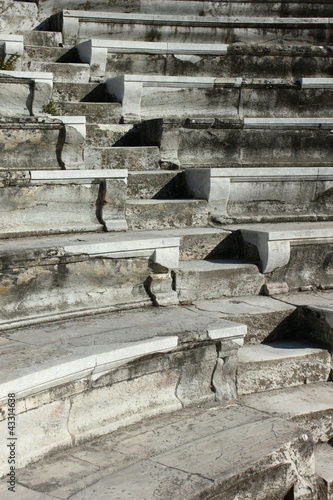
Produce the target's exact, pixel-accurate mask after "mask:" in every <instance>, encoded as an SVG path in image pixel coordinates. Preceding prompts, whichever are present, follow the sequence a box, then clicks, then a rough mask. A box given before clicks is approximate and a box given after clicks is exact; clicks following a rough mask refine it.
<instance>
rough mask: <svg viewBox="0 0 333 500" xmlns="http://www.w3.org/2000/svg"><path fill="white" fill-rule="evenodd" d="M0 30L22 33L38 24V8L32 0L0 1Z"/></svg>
mask: <svg viewBox="0 0 333 500" xmlns="http://www.w3.org/2000/svg"><path fill="white" fill-rule="evenodd" d="M0 13H1V19H0V31H1V32H3V33H13V32H14V33H23V32H24V31H25V30H32V29H33V28H35V27H36V26H38V24H39V23H38V16H37V14H38V8H37V5H36V4H35V3H34V2H12V1H8V0H2V1H1V2H0Z"/></svg>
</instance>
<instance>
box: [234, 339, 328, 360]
mask: <svg viewBox="0 0 333 500" xmlns="http://www.w3.org/2000/svg"><path fill="white" fill-rule="evenodd" d="M322 352H325V350H324V349H321V348H319V347H316V346H311V344H309V343H308V342H300V341H288V342H287V341H285V342H274V343H270V344H258V345H255V346H254V345H245V346H243V347H241V348H240V350H239V352H238V358H239V362H240V363H243V364H244V363H258V362H259V363H260V362H272V361H283V360H284V359H288V358H297V357H303V356H308V355H312V354H320V353H322ZM328 357H329V355H328Z"/></svg>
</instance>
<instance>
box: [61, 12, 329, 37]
mask: <svg viewBox="0 0 333 500" xmlns="http://www.w3.org/2000/svg"><path fill="white" fill-rule="evenodd" d="M101 20H102V21H103V22H102V23H101V22H100V21H101ZM52 21H53V23H52V24H51V26H52V27H53V29H54V28H55V30H59V29H60V31H62V33H63V41H64V43H65V44H71V43H77V42H79V41H82V40H87V39H89V38H105V35H106V34H107V37H108V38H116V39H118V40H126V39H127V40H128V39H132V40H142V41H170V39H171V40H172V41H173V42H188V43H192V42H194V43H196V42H198V43H212V42H213V37H214V36H215V37H216V36H217V37H218V41H219V42H220V43H226V42H227V41H229V40H230V39H232V40H238V41H247V42H257V41H261V42H265V41H270V42H272V40H277V41H280V38H281V37H289V38H290V39H291V40H293V39H294V40H297V41H298V42H299V40H300V39H301V40H302V41H304V42H322V41H323V39H324V40H325V41H327V42H329V41H330V38H329V29H328V24H329V21H328V18H325V17H324V18H314V17H312V18H305V19H302V18H272V17H268V18H263V17H261V18H257V17H245V16H244V17H237V16H233V17H218V16H217V17H208V16H207V17H202V16H174V15H152V14H137V13H134V14H126V13H111V12H95V13H94V15H93V16H92V15H91V13H90V12H87V11H73V10H72V11H70V10H65V11H62V16H59V15H58V16H54V18H53V19H52ZM193 27H196V30H193V29H192V28H193ZM152 28H153V31H152ZM152 33H153V35H152ZM215 40H216V38H215ZM215 43H216V42H215Z"/></svg>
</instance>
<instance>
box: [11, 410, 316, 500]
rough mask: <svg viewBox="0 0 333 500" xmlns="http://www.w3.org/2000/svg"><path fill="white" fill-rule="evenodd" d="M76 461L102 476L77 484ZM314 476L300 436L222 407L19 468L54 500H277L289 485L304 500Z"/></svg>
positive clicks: (162, 420)
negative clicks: (207, 499)
mask: <svg viewBox="0 0 333 500" xmlns="http://www.w3.org/2000/svg"><path fill="white" fill-rule="evenodd" d="M212 428H213V429H214V435H212V430H211V429H212ZM240 434H241V435H242V436H243V439H242V441H241V443H240V442H239V439H238V438H239V435H240ZM244 436H246V438H245V440H244ZM259 436H260V439H259V446H258V437H259ZM221 447H222V448H221ZM221 450H223V452H222V453H221ZM71 456H72V457H74V458H71ZM199 456H200V460H198V457H199ZM171 460H172V461H173V463H171ZM58 461H59V464H62V465H61V467H62V468H63V464H64V463H66V464H67V465H68V470H66V471H64V472H63V473H62V474H60V473H55V471H56V470H57V466H56V464H57V463H58ZM80 461H83V462H84V463H85V464H86V463H87V462H88V463H90V464H92V465H98V466H99V467H101V470H100V471H99V472H98V473H96V472H92V473H90V474H88V476H87V477H86V478H85V479H84V480H82V479H81V478H82V467H84V466H83V464H82V465H81V466H80ZM134 461H135V462H134ZM148 464H149V465H148ZM177 464H178V465H177ZM290 464H292V466H291V465H290ZM175 466H176V468H175ZM198 467H200V468H201V470H200V471H199V470H198ZM41 470H42V471H43V474H42V475H41V474H40V471H41ZM61 470H62V469H61ZM313 470H314V467H313V446H312V442H311V440H310V439H309V437H308V435H306V433H305V432H304V431H299V430H298V429H297V428H296V427H295V426H294V425H292V424H290V423H287V422H283V421H282V420H280V419H276V418H272V417H270V416H269V415H267V414H264V413H260V412H258V411H255V410H252V409H250V408H242V407H241V406H239V405H232V406H230V405H228V406H224V405H222V407H219V408H218V407H211V408H207V407H204V408H200V409H198V408H193V407H192V408H190V409H188V410H185V411H184V410H183V411H181V412H177V413H174V414H171V415H167V416H160V417H158V418H156V419H153V420H150V421H149V422H147V421H146V422H142V423H140V424H139V425H135V426H132V427H130V428H127V429H125V430H124V431H122V430H120V431H116V432H114V433H113V434H112V435H109V436H106V437H104V438H102V439H98V440H95V441H92V442H90V443H87V444H83V445H80V446H79V447H78V448H76V449H75V450H71V451H70V453H67V454H66V455H64V453H59V454H56V455H54V456H53V457H50V459H47V460H46V461H45V462H43V466H42V469H39V468H38V464H36V465H35V466H32V467H29V468H28V469H26V470H22V471H21V474H22V475H21V478H22V480H21V482H22V484H23V485H25V486H26V487H28V488H33V489H36V490H37V491H44V492H45V493H46V494H48V495H52V496H53V495H55V496H57V498H68V497H69V496H70V495H73V494H74V493H75V492H76V494H75V495H74V496H73V498H77V499H78V500H79V499H82V500H83V499H85V498H90V497H91V495H92V494H96V492H98V497H99V498H109V496H110V494H112V496H119V498H123V496H124V495H131V496H133V495H135V496H136V497H138V495H139V498H144V499H147V498H149V499H150V498H151V499H152V498H154V497H155V496H156V494H158V496H159V497H160V498H163V499H167V498H170V496H174V494H176V498H179V499H183V498H186V499H193V498H199V497H200V496H202V495H203V494H204V495H208V494H209V496H211V497H212V498H218V497H219V496H221V495H223V498H226V499H228V500H229V499H230V500H231V499H233V498H235V495H236V493H237V492H238V494H241V495H242V496H241V498H244V499H245V498H246V499H249V498H251V497H252V498H259V499H260V500H267V498H269V500H273V499H274V500H277V499H278V500H282V499H283V498H284V497H285V495H286V493H287V492H288V490H290V489H291V488H292V486H293V485H295V488H294V491H295V494H296V498H298V497H299V498H307V499H310V498H311V495H312V494H313V491H314V489H313V487H312V485H311V479H310V476H311V474H312V473H313ZM71 471H72V474H71ZM183 474H186V480H185V476H183ZM198 474H199V476H200V478H199V479H198V477H199V476H198ZM240 476H241V479H240ZM41 477H42V481H41ZM51 477H52V478H53V480H52V482H50V479H49V478H51ZM69 478H70V480H69ZM183 478H184V480H183ZM189 478H190V479H189ZM55 483H56V485H55ZM70 483H71V484H70ZM138 484H140V485H141V488H140V492H139V491H138ZM88 485H91V486H90V487H88V488H87V486H88ZM268 490H269V491H271V492H272V495H271V496H269V497H267V491H268ZM93 492H94V493H93ZM175 492H176V493H175ZM249 495H251V496H249ZM302 495H303V496H302Z"/></svg>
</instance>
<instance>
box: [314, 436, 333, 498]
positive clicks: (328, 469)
mask: <svg viewBox="0 0 333 500" xmlns="http://www.w3.org/2000/svg"><path fill="white" fill-rule="evenodd" d="M315 461H316V474H317V478H318V479H317V484H318V491H319V492H320V497H319V498H323V499H324V500H332V498H333V468H332V464H333V443H332V441H330V442H329V443H323V444H318V445H317V446H316V447H315Z"/></svg>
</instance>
